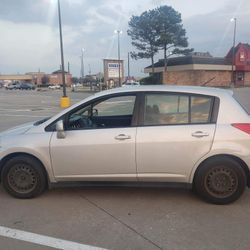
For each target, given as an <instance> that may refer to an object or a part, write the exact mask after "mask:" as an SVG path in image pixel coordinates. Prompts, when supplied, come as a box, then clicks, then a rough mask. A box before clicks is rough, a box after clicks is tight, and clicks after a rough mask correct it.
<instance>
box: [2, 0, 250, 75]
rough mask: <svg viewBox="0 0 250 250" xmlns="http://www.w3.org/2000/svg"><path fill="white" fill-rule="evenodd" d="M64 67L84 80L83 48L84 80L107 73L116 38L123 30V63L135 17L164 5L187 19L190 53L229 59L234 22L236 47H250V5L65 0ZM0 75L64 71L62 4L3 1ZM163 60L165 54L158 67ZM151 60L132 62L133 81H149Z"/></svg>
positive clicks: (232, 0) (241, 0)
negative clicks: (142, 78) (146, 76)
mask: <svg viewBox="0 0 250 250" xmlns="http://www.w3.org/2000/svg"><path fill="white" fill-rule="evenodd" d="M60 3H61V13H62V24H63V43H64V57H65V64H66V65H67V63H68V62H69V63H70V71H71V73H72V74H73V75H74V76H79V75H80V55H81V50H82V48H84V53H83V55H84V70H85V72H84V73H85V74H88V73H90V72H91V73H98V72H103V62H102V59H104V58H117V35H116V34H115V33H114V30H115V29H119V30H122V31H123V33H122V34H121V37H120V42H121V59H124V60H125V69H126V68H127V54H128V52H130V51H134V50H135V49H134V48H133V47H132V45H131V40H130V37H128V35H127V29H128V21H129V19H130V18H131V16H132V15H140V14H141V13H142V12H143V11H145V10H149V9H153V8H156V7H159V6H161V5H169V6H172V7H173V8H174V9H175V10H176V11H178V12H180V13H181V15H182V20H183V25H184V28H185V29H186V31H187V37H188V41H189V47H190V48H193V49H194V51H198V52H207V51H208V52H210V53H211V54H212V55H213V56H225V55H226V53H227V51H228V50H229V49H230V47H231V46H232V41H233V23H232V22H230V19H231V18H232V17H236V18H237V36H236V42H237V43H238V42H242V43H250V30H249V24H250V15H249V13H250V1H249V0H210V1H207V0H119V1H117V0H60ZM0 34H1V36H0V74H16V73H20V74H22V73H26V72H37V71H38V70H39V69H40V71H41V72H46V73H51V72H53V71H55V70H57V69H58V68H59V67H60V44H59V29H58V12H57V0H36V1H34V0H1V8H0ZM162 57H163V55H162V52H159V54H158V55H157V56H156V61H157V60H158V59H161V58H162ZM148 65H150V60H148V59H143V60H131V66H130V68H131V75H134V76H144V73H143V69H144V67H146V66H148Z"/></svg>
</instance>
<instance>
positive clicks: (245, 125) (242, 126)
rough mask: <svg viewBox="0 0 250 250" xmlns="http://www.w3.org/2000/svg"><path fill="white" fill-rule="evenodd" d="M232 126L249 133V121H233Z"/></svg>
mask: <svg viewBox="0 0 250 250" xmlns="http://www.w3.org/2000/svg"><path fill="white" fill-rule="evenodd" d="M231 125H232V126H233V127H235V128H237V129H239V130H241V131H244V132H246V133H248V134H250V123H233V124H231Z"/></svg>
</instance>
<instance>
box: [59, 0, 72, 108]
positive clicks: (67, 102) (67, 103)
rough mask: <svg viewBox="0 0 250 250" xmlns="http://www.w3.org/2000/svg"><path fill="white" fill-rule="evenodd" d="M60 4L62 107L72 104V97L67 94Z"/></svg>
mask: <svg viewBox="0 0 250 250" xmlns="http://www.w3.org/2000/svg"><path fill="white" fill-rule="evenodd" d="M57 6H58V19H59V32H60V49H61V64H62V83H63V96H62V98H61V107H62V108H67V107H69V106H70V99H69V98H68V97H67V95H66V83H65V71H64V56H63V39H62V21H61V8H60V0H57Z"/></svg>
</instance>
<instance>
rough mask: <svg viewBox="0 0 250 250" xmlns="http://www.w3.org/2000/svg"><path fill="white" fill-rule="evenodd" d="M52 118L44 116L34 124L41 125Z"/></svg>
mask: <svg viewBox="0 0 250 250" xmlns="http://www.w3.org/2000/svg"><path fill="white" fill-rule="evenodd" d="M50 118H51V117H46V118H44V119H42V120H39V121H36V122H35V123H34V124H33V125H34V126H38V125H41V124H43V123H44V122H46V121H48V120H49V119H50Z"/></svg>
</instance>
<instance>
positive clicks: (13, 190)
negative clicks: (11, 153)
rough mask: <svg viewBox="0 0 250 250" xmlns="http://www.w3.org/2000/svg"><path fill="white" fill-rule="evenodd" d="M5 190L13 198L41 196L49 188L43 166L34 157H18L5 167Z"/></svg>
mask: <svg viewBox="0 0 250 250" xmlns="http://www.w3.org/2000/svg"><path fill="white" fill-rule="evenodd" d="M1 179H2V182H3V187H4V189H5V190H6V191H7V192H8V193H9V194H10V195H12V196H14V197H16V198H20V199H29V198H33V197H36V196H38V195H40V194H41V193H42V192H43V191H44V190H45V188H46V187H47V178H46V173H45V171H44V168H43V166H42V164H41V163H40V162H39V161H38V160H36V159H35V158H33V157H29V156H16V157H14V158H12V159H10V160H9V161H7V163H6V164H5V165H4V166H3V170H2V175H1Z"/></svg>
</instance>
